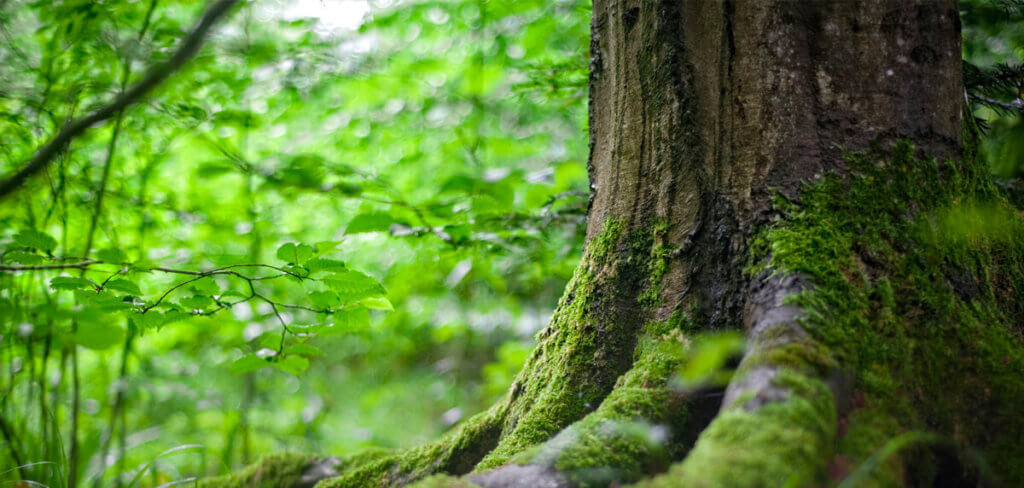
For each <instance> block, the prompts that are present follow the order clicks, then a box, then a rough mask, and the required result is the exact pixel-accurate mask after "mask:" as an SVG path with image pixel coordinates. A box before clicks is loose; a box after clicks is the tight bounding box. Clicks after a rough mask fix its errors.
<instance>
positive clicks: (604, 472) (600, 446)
mask: <svg viewBox="0 0 1024 488" xmlns="http://www.w3.org/2000/svg"><path fill="white" fill-rule="evenodd" d="M682 325H683V321H682V320H680V319H679V318H678V317H675V318H674V319H673V320H670V321H660V322H654V323H651V324H648V325H647V326H646V327H645V332H644V334H643V337H642V338H641V340H640V341H639V342H638V344H637V346H636V348H635V351H634V356H635V360H634V362H633V367H632V369H630V370H629V372H627V373H626V374H624V375H622V376H621V377H620V378H619V379H618V381H617V382H616V386H615V389H614V390H613V391H612V392H611V393H610V394H609V395H608V396H607V397H606V398H605V399H604V401H603V402H602V403H601V406H600V407H599V408H598V409H597V410H596V411H594V412H592V413H590V414H589V415H587V416H586V417H584V418H583V419H581V420H579V421H577V422H575V423H573V424H572V425H570V426H569V427H568V428H566V429H564V430H562V431H561V432H559V433H558V435H556V436H555V437H554V438H552V439H550V440H548V441H547V442H545V443H544V444H541V445H540V446H537V447H535V448H532V449H529V450H526V451H525V452H523V453H521V454H520V455H518V456H516V457H515V458H513V459H512V461H513V462H516V463H520V464H535V465H542V466H549V467H553V468H556V469H558V470H559V471H561V472H563V473H566V474H568V475H569V476H570V477H571V478H572V480H573V481H574V482H576V483H577V484H578V485H579V486H581V487H589V486H608V485H609V484H611V483H624V482H632V481H636V480H639V479H640V478H642V477H643V476H645V475H649V474H652V473H657V472H660V471H664V470H665V469H666V468H667V467H668V465H669V464H670V462H671V460H672V459H674V458H676V457H677V456H678V455H679V454H680V452H678V450H679V448H680V447H679V445H678V444H677V443H674V442H673V440H674V439H673V438H672V433H681V432H684V431H685V429H684V428H683V424H684V423H685V422H686V420H687V419H688V412H687V409H686V404H685V399H684V398H683V395H682V393H681V392H679V391H677V390H676V389H674V388H673V386H672V385H670V382H669V380H670V378H671V377H672V375H673V374H674V373H675V372H676V371H678V369H679V367H680V365H681V364H682V362H683V361H684V360H685V357H686V352H687V350H688V348H689V339H688V338H687V337H686V336H685V335H684V333H683V332H682Z"/></svg>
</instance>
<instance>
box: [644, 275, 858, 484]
mask: <svg viewBox="0 0 1024 488" xmlns="http://www.w3.org/2000/svg"><path fill="white" fill-rule="evenodd" d="M800 288H801V285H800V282H799V280H798V279H796V278H794V277H789V278H771V279H761V280H759V281H758V282H757V285H756V286H754V287H753V288H752V290H751V293H750V294H749V296H748V305H747V313H746V316H745V320H746V324H745V325H746V327H747V330H748V349H747V352H746V354H745V355H744V358H743V361H742V363H741V364H740V367H739V369H738V370H737V372H736V374H735V376H734V378H733V380H732V382H731V383H730V384H729V387H728V389H727V390H726V395H725V399H724V400H723V408H722V410H721V411H720V412H719V414H718V416H717V417H715V419H714V420H712V421H711V424H710V425H709V426H708V428H707V429H705V430H704V432H703V433H702V434H701V435H700V438H699V440H698V441H697V444H696V446H694V448H693V450H692V451H690V453H689V455H688V456H687V457H686V459H685V460H684V461H683V462H681V463H679V464H677V465H674V466H673V467H672V468H671V469H670V470H669V471H668V472H667V473H666V474H664V475H661V476H658V477H655V478H653V479H651V480H648V481H647V482H645V483H644V484H643V485H642V486H645V487H668V486H673V487H675V486H687V487H696V488H699V487H721V486H728V487H730V488H748V487H749V488H755V487H763V486H791V487H802V486H819V485H820V484H821V483H822V482H823V481H824V480H825V471H826V466H827V463H828V462H829V460H830V459H831V458H832V451H833V449H834V444H835V436H836V425H837V416H836V400H835V398H836V396H842V395H843V393H842V392H843V390H844V389H845V388H844V386H845V385H844V384H843V383H844V382H843V381H842V380H841V379H840V378H841V377H842V375H839V374H836V373H835V370H836V368H835V365H836V361H835V360H834V359H833V357H832V355H831V354H829V352H828V351H827V350H826V349H825V348H824V347H822V346H820V345H819V344H818V343H817V342H815V341H814V340H813V339H811V338H810V337H809V335H808V334H807V333H806V332H805V331H804V330H803V328H802V327H801V326H800V325H799V323H798V320H797V319H798V317H799V316H800V309H799V308H797V307H793V306H790V305H787V304H786V303H785V298H786V297H787V296H789V295H791V294H793V293H796V292H798V291H799V290H800Z"/></svg>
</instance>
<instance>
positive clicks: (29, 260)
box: [6, 251, 45, 265]
mask: <svg viewBox="0 0 1024 488" xmlns="http://www.w3.org/2000/svg"><path fill="white" fill-rule="evenodd" d="M6 257H7V259H8V260H10V261H11V262H15V263H19V264H29V265H32V264H39V263H42V262H43V261H45V260H44V259H43V257H42V256H40V255H38V254H32V253H30V252H25V251H11V252H9V253H7V256H6Z"/></svg>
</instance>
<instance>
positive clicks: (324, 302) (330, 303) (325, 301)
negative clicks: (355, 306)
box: [309, 291, 341, 309]
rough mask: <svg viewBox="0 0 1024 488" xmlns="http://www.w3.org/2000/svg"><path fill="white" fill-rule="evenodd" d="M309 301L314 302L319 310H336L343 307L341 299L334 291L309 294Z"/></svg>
mask: <svg viewBox="0 0 1024 488" xmlns="http://www.w3.org/2000/svg"><path fill="white" fill-rule="evenodd" d="M309 301H311V302H313V305H315V306H316V307H317V308H322V309H327V308H334V307H337V306H338V305H341V298H339V297H338V294H337V293H334V292H333V291H311V292H309Z"/></svg>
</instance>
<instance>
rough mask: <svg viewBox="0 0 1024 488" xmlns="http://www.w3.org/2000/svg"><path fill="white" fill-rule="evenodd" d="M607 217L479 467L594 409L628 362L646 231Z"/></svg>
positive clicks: (638, 321)
mask: <svg viewBox="0 0 1024 488" xmlns="http://www.w3.org/2000/svg"><path fill="white" fill-rule="evenodd" d="M641 234H642V233H640V232H636V233H634V232H626V229H625V225H624V224H622V223H621V222H618V221H615V220H609V221H607V222H606V223H605V225H604V228H603V230H602V231H601V233H600V234H599V235H598V236H596V237H595V238H593V239H592V240H591V241H590V242H589V243H588V244H587V248H586V251H585V252H584V256H583V260H582V261H581V263H580V265H579V266H578V267H577V268H576V274H575V275H574V276H573V279H572V281H571V282H570V283H569V285H568V287H567V288H566V291H565V294H564V295H563V297H562V300H561V302H559V305H558V309H557V310H556V311H555V314H554V316H553V317H552V319H551V323H550V324H549V325H548V327H547V328H546V329H544V330H543V331H542V332H541V333H540V335H539V340H540V341H539V344H538V345H537V348H536V349H535V350H534V352H533V354H532V355H531V356H530V358H529V359H528V360H527V362H526V365H525V366H524V368H523V370H522V371H521V372H520V374H519V376H518V377H517V378H516V380H515V381H514V382H513V384H512V387H511V390H510V393H509V397H508V405H509V407H508V408H509V410H508V416H507V417H506V419H505V421H504V427H503V432H502V435H501V440H500V442H499V443H498V445H497V447H496V448H495V449H494V450H493V451H492V452H490V453H489V454H488V455H487V457H486V458H484V459H483V460H482V461H481V463H480V465H479V466H477V469H478V470H480V469H488V468H495V467H498V466H501V465H504V464H507V463H508V462H509V460H510V459H511V458H512V457H513V456H516V455H518V454H519V453H521V452H523V451H525V450H526V449H529V448H531V447H533V446H536V445H539V444H541V443H543V442H546V441H547V440H548V439H550V438H551V437H552V436H553V435H555V434H556V433H558V432H559V431H561V430H562V429H564V428H565V427H567V426H569V425H570V424H572V423H573V422H575V421H577V420H579V419H581V418H583V417H584V416H586V415H587V414H588V413H590V412H592V411H594V410H595V409H596V408H597V407H598V406H599V405H600V404H601V402H602V401H603V400H604V398H605V397H606V396H607V395H608V394H609V393H610V392H611V391H612V389H613V388H614V387H615V382H616V380H617V379H618V378H619V376H621V375H622V374H623V373H625V372H626V371H628V370H629V368H630V366H631V364H632V360H633V357H632V351H633V349H634V347H635V346H636V342H637V337H638V335H639V332H640V330H641V328H642V325H643V320H642V315H643V312H642V310H640V308H641V307H640V304H639V302H638V296H639V295H640V293H641V291H642V288H643V287H644V285H645V284H646V283H647V281H648V280H647V274H648V268H647V263H648V262H649V260H650V253H651V236H650V235H649V233H647V234H646V235H641Z"/></svg>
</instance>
